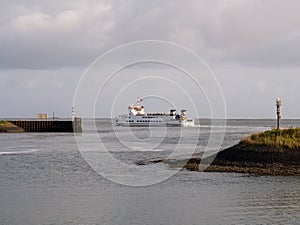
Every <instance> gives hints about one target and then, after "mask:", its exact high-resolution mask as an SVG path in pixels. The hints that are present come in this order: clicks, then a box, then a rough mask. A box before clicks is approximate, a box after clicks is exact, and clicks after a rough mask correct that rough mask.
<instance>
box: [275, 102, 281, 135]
mask: <svg viewBox="0 0 300 225" xmlns="http://www.w3.org/2000/svg"><path fill="white" fill-rule="evenodd" d="M280 106H281V100H280V98H276V109H277V130H279V129H280V124H279V123H280V122H279V121H280V119H281V115H280Z"/></svg>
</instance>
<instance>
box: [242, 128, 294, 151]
mask: <svg viewBox="0 0 300 225" xmlns="http://www.w3.org/2000/svg"><path fill="white" fill-rule="evenodd" d="M241 144H243V145H247V146H257V147H272V148H285V149H293V148H300V128H289V129H282V130H270V131H265V132H262V133H257V134H252V135H250V136H248V137H247V138H245V139H244V140H242V141H241Z"/></svg>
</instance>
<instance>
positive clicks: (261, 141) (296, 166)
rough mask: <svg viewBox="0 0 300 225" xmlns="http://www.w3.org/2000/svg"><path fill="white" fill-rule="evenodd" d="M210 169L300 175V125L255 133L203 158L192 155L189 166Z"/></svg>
mask: <svg viewBox="0 0 300 225" xmlns="http://www.w3.org/2000/svg"><path fill="white" fill-rule="evenodd" d="M200 162H201V163H202V164H204V165H209V164H210V162H212V163H211V164H210V165H209V166H208V167H207V168H206V169H205V171H207V172H236V173H251V174H257V175H274V176H275V175H280V176H300V128H292V129H282V130H270V131H265V132H261V133H256V134H252V135H250V136H248V137H246V138H245V139H244V140H242V141H241V142H240V143H239V144H237V145H235V146H232V147H230V148H228V149H225V150H223V151H221V152H219V153H218V154H217V155H214V156H211V157H208V158H205V159H201V158H192V159H190V160H189V161H188V162H187V164H186V166H185V168H186V169H189V170H197V171H198V170H200V168H199V165H200Z"/></svg>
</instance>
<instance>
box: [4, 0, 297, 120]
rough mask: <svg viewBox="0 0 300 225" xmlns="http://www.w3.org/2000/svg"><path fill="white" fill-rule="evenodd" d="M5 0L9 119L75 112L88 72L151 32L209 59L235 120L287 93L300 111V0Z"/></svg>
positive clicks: (288, 110) (260, 114)
mask: <svg viewBox="0 0 300 225" xmlns="http://www.w3.org/2000/svg"><path fill="white" fill-rule="evenodd" d="M0 4H1V8H0V101H1V102H2V104H1V109H0V118H6V117H35V114H36V113H37V112H46V113H48V114H52V112H55V113H56V115H57V116H61V117H63V116H70V113H71V106H72V102H73V97H74V93H75V89H76V86H77V84H78V82H79V80H80V77H81V76H82V74H83V72H84V71H85V70H86V68H87V67H88V66H89V65H90V64H91V63H92V62H93V61H94V60H95V59H96V58H97V57H98V56H100V55H102V54H104V53H105V52H106V51H108V50H110V49H111V48H114V47H116V46H118V45H120V44H124V43H127V42H133V41H139V40H150V39H151V40H164V41H170V42H174V43H177V44H180V45H183V46H185V47H187V48H189V49H191V50H192V51H194V52H195V53H197V54H198V55H199V56H200V57H202V58H203V59H204V60H205V61H206V63H207V64H208V65H209V66H210V68H211V69H212V70H213V71H214V72H215V74H216V77H217V78H218V80H219V83H220V85H221V88H222V90H223V93H224V97H225V102H226V106H227V113H228V117H229V118H273V117H274V112H275V111H274V110H275V108H274V107H275V106H274V101H275V98H276V97H277V96H280V97H281V98H282V100H283V108H282V113H283V117H284V118H299V117H300V116H299V112H300V88H299V85H300V23H299V21H300V13H299V8H300V2H299V1H297V0H286V1H283V0H272V1H267V0H265V1H264V0H191V1H179V0H174V1H139V0H135V1H134V0H127V1H120V0H112V1H100V0H95V1H94V0H72V1H71V0H68V1H50V0H43V1H40V0H28V1H14V0H0ZM124 85H126V84H125V83H124ZM130 102H132V101H131V100H130ZM126 104H127V103H126ZM125 112H126V109H125ZM97 116H103V117H107V116H108V114H107V113H106V112H104V113H103V114H99V115H97ZM207 116H209V114H207V113H203V115H202V117H207Z"/></svg>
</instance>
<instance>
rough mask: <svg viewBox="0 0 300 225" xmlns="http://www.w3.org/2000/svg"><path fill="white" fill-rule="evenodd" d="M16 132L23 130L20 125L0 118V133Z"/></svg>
mask: <svg viewBox="0 0 300 225" xmlns="http://www.w3.org/2000/svg"><path fill="white" fill-rule="evenodd" d="M16 132H24V129H22V128H21V127H17V126H16V125H14V124H12V123H10V122H7V121H3V120H0V133H16Z"/></svg>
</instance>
